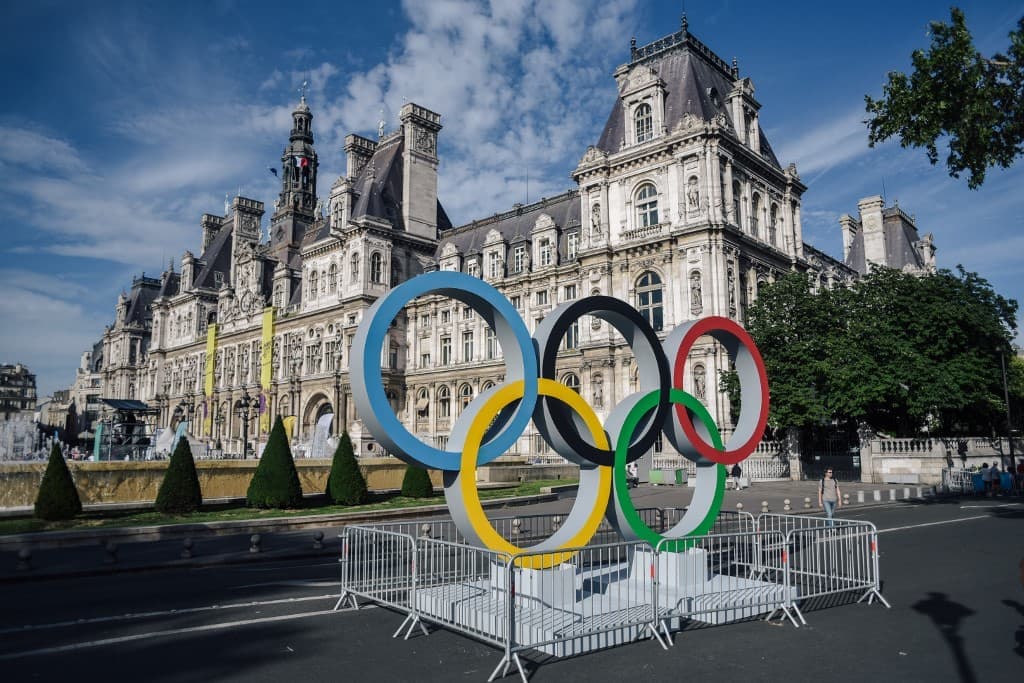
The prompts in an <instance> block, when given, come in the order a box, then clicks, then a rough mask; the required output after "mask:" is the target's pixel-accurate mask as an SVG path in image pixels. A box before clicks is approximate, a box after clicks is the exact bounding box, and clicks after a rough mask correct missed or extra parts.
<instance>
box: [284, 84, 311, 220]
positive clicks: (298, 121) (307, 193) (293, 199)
mask: <svg viewBox="0 0 1024 683" xmlns="http://www.w3.org/2000/svg"><path fill="white" fill-rule="evenodd" d="M306 85H307V84H306V82H305V81H303V83H302V87H301V88H300V89H299V92H300V97H299V103H298V104H297V105H295V110H294V111H293V112H292V130H291V133H290V134H289V135H288V145H287V146H286V147H285V148H284V152H282V154H281V194H280V195H279V197H278V202H277V207H278V211H288V210H296V211H301V212H303V213H306V214H308V215H309V216H312V215H313V208H314V207H315V206H316V173H317V166H318V165H319V161H318V159H317V154H316V150H315V149H314V148H313V112H312V111H311V110H310V108H309V105H308V104H307V103H306Z"/></svg>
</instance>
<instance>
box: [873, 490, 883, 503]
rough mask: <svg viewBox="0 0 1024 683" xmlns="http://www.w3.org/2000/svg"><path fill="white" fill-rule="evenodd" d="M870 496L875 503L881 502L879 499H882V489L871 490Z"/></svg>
mask: <svg viewBox="0 0 1024 683" xmlns="http://www.w3.org/2000/svg"><path fill="white" fill-rule="evenodd" d="M871 497H872V498H874V500H875V502H876V503H878V502H881V500H882V491H881V489H879V490H877V491H872V492H871Z"/></svg>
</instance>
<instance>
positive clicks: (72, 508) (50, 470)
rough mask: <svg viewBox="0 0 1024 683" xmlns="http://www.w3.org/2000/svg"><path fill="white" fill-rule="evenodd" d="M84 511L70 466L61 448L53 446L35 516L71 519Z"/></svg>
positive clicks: (37, 497)
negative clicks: (65, 460)
mask: <svg viewBox="0 0 1024 683" xmlns="http://www.w3.org/2000/svg"><path fill="white" fill-rule="evenodd" d="M81 511H82V499H81V498H79V497H78V489H77V488H76V487H75V481H74V479H72V478H71V472H70V471H69V470H68V464H67V463H66V462H64V456H63V455H62V454H61V452H60V446H59V445H58V444H53V448H52V449H50V460H49V462H47V463H46V472H44V473H43V481H42V483H41V484H40V485H39V493H38V494H37V495H36V506H35V514H36V517H39V518H40V519H47V520H51V521H53V520H59V519H71V518H72V517H74V516H75V515H77V514H78V513H79V512H81Z"/></svg>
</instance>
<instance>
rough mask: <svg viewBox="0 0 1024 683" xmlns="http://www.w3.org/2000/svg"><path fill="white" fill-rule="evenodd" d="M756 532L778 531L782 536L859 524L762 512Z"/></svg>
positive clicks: (835, 519) (836, 519)
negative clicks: (793, 532)
mask: <svg viewBox="0 0 1024 683" xmlns="http://www.w3.org/2000/svg"><path fill="white" fill-rule="evenodd" d="M756 521H757V530H758V531H780V532H782V534H783V535H785V534H787V533H789V532H790V531H799V530H803V529H822V528H825V527H828V526H835V527H839V526H845V525H848V524H860V523H861V522H856V521H851V520H845V519H840V518H839V517H835V518H833V519H832V520H831V521H830V520H829V519H828V518H827V517H816V516H812V515H783V514H778V513H775V512H762V513H761V514H760V515H758V516H757V520H756Z"/></svg>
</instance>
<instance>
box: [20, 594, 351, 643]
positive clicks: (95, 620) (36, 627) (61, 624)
mask: <svg viewBox="0 0 1024 683" xmlns="http://www.w3.org/2000/svg"><path fill="white" fill-rule="evenodd" d="M328 598H329V599H331V600H337V599H338V593H330V594H328V595H311V596H307V597H302V598H281V599H279V600H254V601H253V602H236V603H232V604H230V605H207V606H206V607H188V608H185V609H169V610H161V611H158V612H137V613H128V614H118V615H116V616H110V617H92V618H91V619H71V620H69V621H58V622H54V623H52V624H28V625H26V626H15V627H11V628H5V629H0V635H2V634H5V633H21V632H24V631H40V630H42V629H48V628H65V627H68V626H81V625H84V624H101V623H104V622H110V621H122V620H129V619H147V618H150V617H168V616H175V615H178V614H195V613H196V612H209V611H211V610H225V609H237V608H240V607H262V606H264V605H286V604H288V603H290V602H308V601H310V600H327V599H328Z"/></svg>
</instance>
